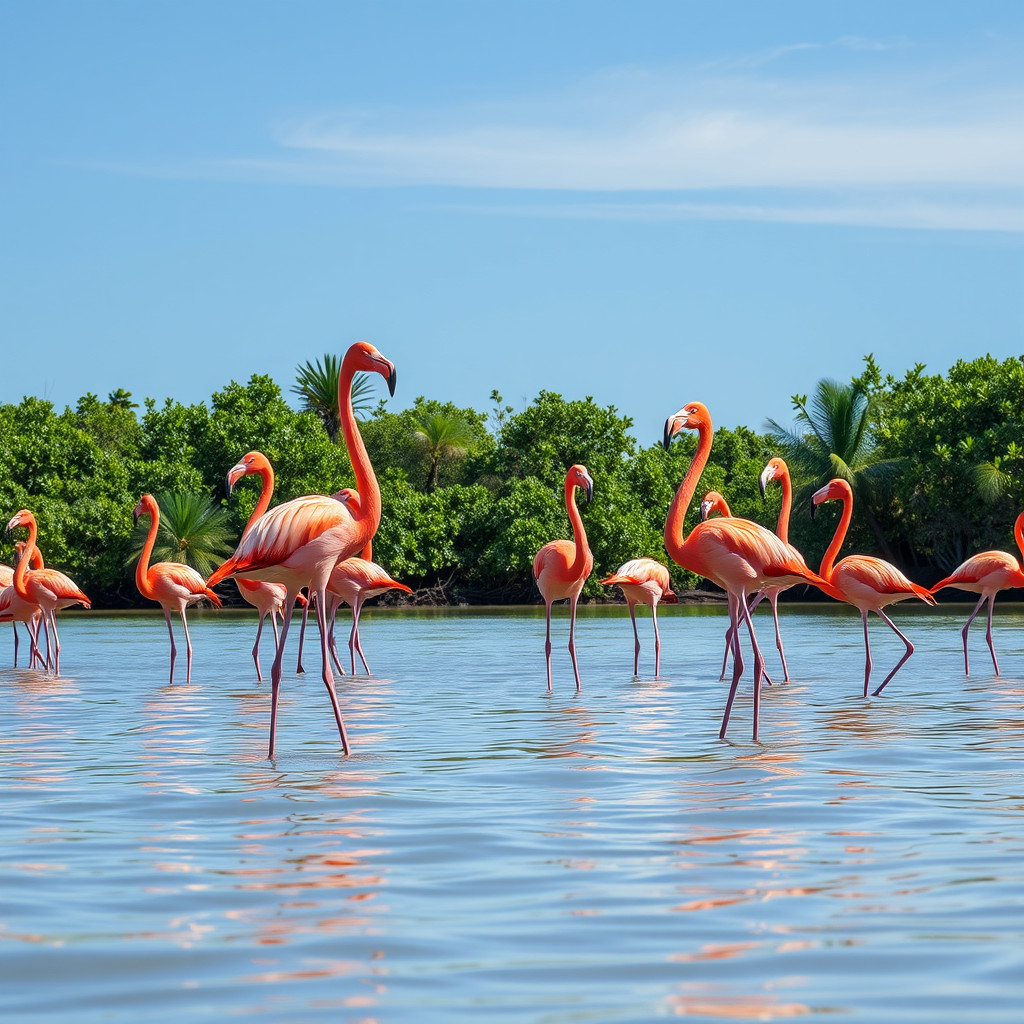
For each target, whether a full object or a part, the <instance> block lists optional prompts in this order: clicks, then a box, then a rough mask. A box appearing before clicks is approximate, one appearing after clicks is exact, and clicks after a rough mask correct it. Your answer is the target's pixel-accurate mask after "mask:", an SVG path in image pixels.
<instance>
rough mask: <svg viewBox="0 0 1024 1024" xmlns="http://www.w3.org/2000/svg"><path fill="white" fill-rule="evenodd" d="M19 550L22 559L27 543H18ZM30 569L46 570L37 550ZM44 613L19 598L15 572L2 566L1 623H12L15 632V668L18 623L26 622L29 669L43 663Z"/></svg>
mask: <svg viewBox="0 0 1024 1024" xmlns="http://www.w3.org/2000/svg"><path fill="white" fill-rule="evenodd" d="M14 546H15V548H16V549H17V553H18V554H17V557H18V558H19V559H20V558H21V556H22V553H23V552H24V550H25V542H24V541H20V540H19V541H18V542H17V544H15V545H14ZM29 568H30V569H42V568H45V566H44V564H43V556H42V555H41V554H40V553H39V549H38V548H36V550H35V554H34V555H33V557H32V564H31V565H30V566H29ZM42 618H43V613H42V611H41V610H40V608H39V605H37V604H35V603H33V602H30V601H25V600H23V599H22V598H20V597H19V596H18V592H17V591H16V590H15V589H14V570H13V569H12V568H11V567H10V566H9V565H0V622H10V624H11V628H12V629H13V630H14V667H15V668H17V667H18V646H19V645H18V623H19V622H24V623H25V626H26V628H27V629H28V636H29V655H28V667H29V668H32V667H33V666H34V665H35V663H36V660H37V659H38V660H39V661H42V658H41V657H40V655H39V649H38V646H37V645H38V642H39V624H40V622H41V621H42Z"/></svg>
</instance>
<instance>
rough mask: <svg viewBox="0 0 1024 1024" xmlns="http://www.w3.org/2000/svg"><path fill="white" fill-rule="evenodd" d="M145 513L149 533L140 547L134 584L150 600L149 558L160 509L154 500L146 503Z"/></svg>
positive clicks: (157, 527)
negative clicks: (147, 518) (147, 517)
mask: <svg viewBox="0 0 1024 1024" xmlns="http://www.w3.org/2000/svg"><path fill="white" fill-rule="evenodd" d="M146 513H147V515H148V516H149V533H147V534H146V543H145V544H144V545H143V547H142V554H141V555H139V564H138V565H136V566H135V586H137V587H138V588H139V593H140V594H141V595H142V596H143V597H146V598H149V599H150V600H152V599H153V588H152V587H151V586H150V585H149V560H150V558H151V557H152V556H153V547H154V545H155V544H156V532H157V530H158V529H159V528H160V509H159V507H158V506H157V505H156V502H154V503H153V504H152V505H151V504H149V502H147V503H146Z"/></svg>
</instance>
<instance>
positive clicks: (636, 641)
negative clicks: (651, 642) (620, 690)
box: [626, 601, 658, 676]
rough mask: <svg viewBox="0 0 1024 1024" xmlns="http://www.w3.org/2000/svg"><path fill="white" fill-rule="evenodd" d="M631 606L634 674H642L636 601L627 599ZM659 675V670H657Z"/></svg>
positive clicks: (627, 604)
mask: <svg viewBox="0 0 1024 1024" xmlns="http://www.w3.org/2000/svg"><path fill="white" fill-rule="evenodd" d="M626 606H627V607H628V608H629V620H630V622H632V623H633V675H634V676H638V675H640V634H639V632H638V631H637V628H636V601H626ZM655 636H657V625H655ZM654 674H655V675H657V674H658V673H657V670H655V673H654Z"/></svg>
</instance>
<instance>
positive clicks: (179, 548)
mask: <svg viewBox="0 0 1024 1024" xmlns="http://www.w3.org/2000/svg"><path fill="white" fill-rule="evenodd" d="M153 497H154V498H156V502H157V504H158V505H159V506H160V529H159V530H158V532H157V536H156V544H155V545H154V547H153V555H152V560H153V561H154V562H181V563H183V564H184V565H190V566H191V567H192V568H193V569H195V570H196V571H197V572H199V573H200V574H201V575H202V576H204V577H205V576H209V574H210V573H211V572H212V571H213V569H214V567H215V566H216V565H218V564H219V563H220V562H221V561H223V559H224V558H226V557H227V556H228V555H230V554H231V552H232V550H233V544H232V532H231V527H230V525H229V519H228V515H227V513H226V512H225V511H224V509H222V508H221V507H220V505H218V504H216V503H215V502H214V501H212V500H211V499H210V498H209V497H207V496H206V495H205V494H189V493H185V492H179V491H163V492H161V493H159V494H154V495H153ZM148 529H149V522H148V520H146V519H140V520H139V523H138V524H137V526H136V528H135V533H134V535H133V537H132V541H133V544H134V550H133V551H132V554H131V555H130V556H129V561H130V562H133V563H134V562H137V561H138V559H139V555H141V554H142V548H143V546H144V544H145V540H146V533H147V532H148Z"/></svg>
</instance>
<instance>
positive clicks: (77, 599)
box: [7, 508, 92, 676]
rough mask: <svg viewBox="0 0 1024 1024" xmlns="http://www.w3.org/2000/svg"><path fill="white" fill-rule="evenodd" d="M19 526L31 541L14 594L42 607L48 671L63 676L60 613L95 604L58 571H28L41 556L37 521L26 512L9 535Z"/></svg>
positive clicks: (19, 515)
mask: <svg viewBox="0 0 1024 1024" xmlns="http://www.w3.org/2000/svg"><path fill="white" fill-rule="evenodd" d="M18 526H27V527H28V540H27V541H26V542H25V548H24V550H23V551H22V555H21V558H20V559H18V565H17V568H16V569H15V570H14V577H13V580H12V583H13V586H14V589H15V591H16V592H17V594H18V597H20V598H21V599H22V600H23V601H28V602H31V603H33V604H36V605H38V606H39V610H40V611H41V612H42V623H43V633H44V635H45V636H46V668H47V669H49V668H50V666H51V664H52V666H53V674H54V675H55V676H59V675H60V636H59V635H58V633H57V612H58V611H59V610H60V609H61V608H70V607H71V606H72V605H76V604H80V605H82V606H83V607H85V608H91V607H92V602H90V600H89V598H88V597H86V595H85V594H83V593H82V591H81V589H79V586H78V584H77V583H75V582H74V580H72V579H71V578H70V577H68V576H65V575H64V573H62V572H58V571H57V570H56V569H45V568H44V569H31V570H30V569H29V566H30V565H31V564H32V562H33V559H34V557H35V555H36V553H37V552H38V550H39V549H38V548H37V547H36V537H37V535H38V527H37V525H36V517H35V516H34V515H32V513H31V512H30V511H29V510H28V509H27V508H23V509H21V511H20V512H18V513H16V514H15V516H14V518H13V519H11V521H10V522H9V523H8V524H7V529H8V531H10V530H13V529H14V528H15V527H18ZM51 633H52V634H53V657H52V660H51V657H50V635H51Z"/></svg>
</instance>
